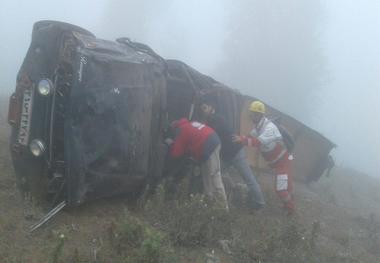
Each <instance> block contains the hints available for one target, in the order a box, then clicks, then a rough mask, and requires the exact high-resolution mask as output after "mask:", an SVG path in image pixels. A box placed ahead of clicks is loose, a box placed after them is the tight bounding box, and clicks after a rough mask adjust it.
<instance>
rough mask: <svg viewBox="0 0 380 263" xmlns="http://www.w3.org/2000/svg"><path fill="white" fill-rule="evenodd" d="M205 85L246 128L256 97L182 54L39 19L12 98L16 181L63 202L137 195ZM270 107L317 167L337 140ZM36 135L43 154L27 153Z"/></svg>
mask: <svg viewBox="0 0 380 263" xmlns="http://www.w3.org/2000/svg"><path fill="white" fill-rule="evenodd" d="M41 80H46V81H45V82H44V83H51V86H52V90H50V92H48V91H46V90H41V89H40V85H39V83H40V81H41ZM45 93H46V94H47V95H46V94H45ZM44 94H45V95H44ZM204 95H208V96H209V97H210V95H211V97H212V98H213V99H214V100H215V101H214V103H215V105H217V111H218V112H219V113H220V114H222V115H223V116H224V117H225V118H226V121H227V123H228V124H229V125H230V126H231V127H232V128H233V129H234V130H235V131H236V133H245V132H247V131H248V129H249V127H250V122H249V120H247V118H246V108H247V107H246V106H247V103H249V102H250V101H251V100H252V99H253V98H250V97H247V96H243V95H242V94H240V93H239V92H238V91H236V90H233V89H231V88H229V87H227V86H225V85H223V84H222V83H219V82H217V81H215V80H214V79H212V78H210V77H208V76H206V75H203V74H201V73H199V72H197V71H196V70H194V69H192V68H191V67H189V66H187V65H186V64H184V63H182V62H180V61H176V60H164V59H162V58H161V57H160V56H158V55H157V54H156V53H154V51H153V50H151V49H150V48H149V47H148V46H146V45H144V44H140V43H135V42H131V41H129V40H128V39H126V38H121V39H118V40H117V41H106V40H101V39H98V38H96V37H95V36H94V35H93V34H91V33H90V32H88V31H87V30H85V29H82V28H79V27H77V26H74V25H70V24H66V23H61V22H55V21H40V22H37V23H36V24H35V25H34V28H33V34H32V41H31V44H30V47H29V50H28V52H27V55H26V57H25V59H24V62H23V64H22V66H21V68H20V71H19V73H18V76H17V86H16V90H15V92H14V94H12V96H11V98H10V105H9V116H8V122H9V124H10V125H11V126H12V135H11V140H10V149H11V153H12V160H13V165H14V167H15V171H16V176H17V179H18V182H19V186H20V187H21V189H22V190H23V191H30V192H32V194H33V195H35V196H39V197H43V198H45V199H48V200H49V201H50V202H51V203H52V204H57V203H60V202H61V201H66V203H67V204H68V205H69V206H75V205H80V204H82V203H84V202H87V201H89V200H94V199H97V198H102V197H106V196H112V195H117V194H132V195H138V194H139V193H140V192H141V191H142V189H143V188H144V187H145V186H146V185H147V184H148V183H150V182H153V181H157V180H156V179H157V178H160V177H161V176H162V175H163V169H164V166H165V165H166V163H165V156H166V151H167V148H166V147H165V146H164V144H163V138H162V137H163V132H164V130H165V129H166V127H167V126H168V124H169V123H170V121H172V120H175V119H179V118H182V117H186V118H189V119H193V120H200V121H202V119H201V115H200V113H199V112H198V108H199V107H198V106H199V101H200V99H201V98H202V96H204ZM270 111H271V113H273V114H274V115H280V116H282V117H283V118H282V119H283V124H284V125H285V126H286V127H287V128H288V129H289V130H290V131H291V133H292V134H293V136H294V137H295V138H296V146H295V147H296V148H295V155H296V161H295V163H296V174H297V173H298V174H299V175H298V176H296V177H299V178H301V179H305V178H310V177H313V178H317V177H318V176H320V174H321V172H319V171H320V170H321V169H319V170H318V169H315V167H316V165H317V163H318V162H319V164H318V165H319V166H321V162H320V160H321V158H324V157H326V156H328V154H329V152H330V150H331V148H332V147H333V146H334V145H333V144H332V143H331V142H330V141H329V140H327V139H326V138H324V137H323V136H321V135H319V134H318V133H317V132H315V131H313V130H312V129H310V128H308V127H307V126H305V125H303V124H302V123H300V122H298V121H296V120H294V119H293V118H291V117H289V116H286V115H284V114H282V113H281V112H279V111H276V110H275V109H272V108H270ZM35 140H38V143H37V144H35V145H34V147H40V148H41V149H42V150H43V154H42V155H41V156H34V155H33V154H32V153H31V148H33V147H31V144H32V142H33V141H35ZM42 146H43V147H42ZM41 149H37V150H41ZM37 153H38V151H37ZM297 156H299V159H298V158H297ZM249 158H250V161H251V164H252V165H254V166H256V167H257V166H258V167H261V166H263V167H264V166H265V164H260V161H258V159H257V158H258V157H257V154H256V155H255V153H250V155H249ZM322 166H323V165H322ZM170 169H171V167H168V166H167V167H166V170H165V172H166V173H167V172H168V171H170ZM316 171H318V172H316ZM322 171H323V169H322Z"/></svg>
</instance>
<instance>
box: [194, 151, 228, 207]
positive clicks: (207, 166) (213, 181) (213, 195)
mask: <svg viewBox="0 0 380 263" xmlns="http://www.w3.org/2000/svg"><path fill="white" fill-rule="evenodd" d="M219 152H220V145H218V146H217V147H216V148H215V150H214V151H213V152H212V153H211V155H210V157H209V158H208V160H207V161H206V162H204V163H202V164H201V167H200V168H201V175H202V181H203V187H204V192H205V194H206V196H207V197H208V198H210V199H212V200H214V201H216V202H217V203H218V204H219V205H220V206H221V207H223V208H226V209H227V210H228V203H227V197H226V191H225V190H224V184H223V181H222V175H221V171H220V170H221V169H220V158H219Z"/></svg>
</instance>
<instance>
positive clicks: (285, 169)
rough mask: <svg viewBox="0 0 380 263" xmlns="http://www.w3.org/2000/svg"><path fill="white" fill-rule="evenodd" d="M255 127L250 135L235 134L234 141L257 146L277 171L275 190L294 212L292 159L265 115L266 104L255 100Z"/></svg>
mask: <svg viewBox="0 0 380 263" xmlns="http://www.w3.org/2000/svg"><path fill="white" fill-rule="evenodd" d="M249 111H250V118H251V120H252V122H253V125H254V128H253V129H252V131H251V132H250V134H249V135H248V136H238V135H234V136H233V139H232V140H233V141H234V142H238V143H241V144H243V145H247V146H253V147H257V148H258V149H259V150H260V152H261V154H262V156H263V157H264V159H265V160H266V161H267V162H268V164H269V166H270V167H271V168H273V169H274V172H275V190H276V192H277V195H278V196H279V198H280V199H281V200H282V202H283V203H284V207H285V208H286V209H287V211H288V213H289V214H292V213H293V212H294V209H295V206H294V200H293V196H292V191H293V181H292V160H293V156H292V155H291V154H290V153H289V152H288V150H287V149H286V146H285V144H284V141H283V138H282V135H281V133H280V131H279V129H278V128H277V126H276V125H275V124H274V123H273V122H272V121H270V120H269V119H268V118H266V117H265V105H264V104H263V103H262V102H261V101H254V102H252V103H251V105H250V107H249Z"/></svg>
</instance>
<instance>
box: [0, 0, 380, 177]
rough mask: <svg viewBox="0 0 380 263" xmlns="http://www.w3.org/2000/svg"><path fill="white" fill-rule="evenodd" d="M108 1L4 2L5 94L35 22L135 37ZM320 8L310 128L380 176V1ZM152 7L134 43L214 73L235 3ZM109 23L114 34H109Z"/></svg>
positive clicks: (346, 158)
mask: <svg viewBox="0 0 380 263" xmlns="http://www.w3.org/2000/svg"><path fill="white" fill-rule="evenodd" d="M110 1H112V0H108V1H107V0H82V1H78V0H77V1H75V0H65V1H53V0H50V1H48V0H31V1H28V0H23V1H21V0H1V2H0V36H1V40H0V93H2V94H4V93H5V94H9V93H10V92H11V91H12V90H13V89H14V86H15V78H16V74H17V71H18V68H19V67H20V65H21V63H22V59H23V58H24V56H25V53H26V51H27V48H28V46H29V43H30V36H31V30H32V25H33V23H34V22H35V21H38V20H42V19H52V20H60V21H65V22H69V23H72V24H77V25H79V26H82V27H84V28H86V29H88V30H90V31H91V32H93V33H95V34H96V35H98V36H100V37H104V38H108V39H115V38H116V37H119V36H130V35H128V32H126V31H127V29H128V28H129V29H130V28H132V27H133V25H128V26H127V25H126V26H125V27H124V26H123V25H120V24H116V25H113V24H112V23H108V22H105V21H107V20H109V21H111V20H112V17H108V18H107V17H105V9H106V7H107V4H108V3H109V2H110ZM120 1H121V0H120ZM165 1H166V2H167V3H170V2H171V1H169V0H165ZM138 2H139V1H137V2H136V3H138ZM145 2H149V1H147V0H145ZM321 2H322V3H323V5H324V11H325V14H323V19H322V20H321V27H320V28H321V42H322V43H323V46H322V49H323V52H324V55H325V57H326V59H327V67H328V70H329V73H330V78H331V81H330V82H329V83H328V84H327V85H326V86H325V87H323V89H322V90H321V93H320V94H319V97H320V98H322V99H321V101H322V102H321V105H316V107H315V108H316V109H317V111H316V115H315V118H314V120H312V121H311V125H312V126H313V127H314V128H316V129H317V130H319V131H321V132H322V133H323V134H324V135H326V136H327V137H328V138H331V139H332V140H333V141H334V142H335V143H336V144H338V146H339V148H338V149H337V150H336V152H335V155H336V157H337V160H338V164H343V165H347V166H352V167H355V168H357V169H359V170H362V171H364V172H366V173H369V174H371V175H375V176H380V172H378V171H379V169H380V167H379V166H380V150H379V149H380V132H379V130H380V117H379V116H380V95H379V94H380V92H379V91H380V30H379V28H380V1H377V0H362V1H357V0H321ZM149 3H151V4H153V3H155V5H153V8H152V9H150V10H149V12H144V13H143V14H141V16H142V20H141V21H143V22H144V26H145V31H144V32H143V33H142V34H141V35H139V34H138V33H137V34H132V35H131V36H130V37H132V38H134V39H137V40H139V41H142V42H146V43H147V44H149V45H150V46H152V48H154V49H155V50H156V51H157V52H158V53H159V54H161V55H162V56H163V57H166V58H177V59H180V60H184V61H185V62H186V63H188V64H190V65H191V66H193V67H195V68H196V69H198V70H199V71H201V72H203V73H205V74H210V73H212V72H213V70H214V69H215V67H216V66H217V64H218V63H219V62H220V61H221V57H222V56H223V50H222V48H223V41H226V36H228V33H227V32H226V31H227V29H226V26H227V25H226V17H227V16H228V12H229V9H230V5H232V4H233V1H232V0H231V1H228V0H220V1H218V0H203V1H201V0H194V1H188V0H176V1H172V3H170V4H168V5H167V6H164V7H161V9H157V8H158V7H159V6H160V4H158V3H157V2H155V1H153V0H152V1H151V2H149ZM156 7H157V8H156ZM131 11H132V12H139V11H140V10H125V12H124V10H116V11H115V12H116V14H117V15H118V16H123V15H125V16H127V15H128V12H131ZM139 15H140V14H138V15H137V16H136V17H139ZM300 22H302V21H300ZM105 23H106V24H107V23H108V24H107V27H108V25H109V27H112V28H109V29H108V28H105V27H104V24H105ZM137 26H138V25H137V24H136V27H137ZM137 32H138V31H137ZM134 33H135V32H134ZM231 41H233V40H231ZM301 121H302V120H301ZM308 123H310V121H308Z"/></svg>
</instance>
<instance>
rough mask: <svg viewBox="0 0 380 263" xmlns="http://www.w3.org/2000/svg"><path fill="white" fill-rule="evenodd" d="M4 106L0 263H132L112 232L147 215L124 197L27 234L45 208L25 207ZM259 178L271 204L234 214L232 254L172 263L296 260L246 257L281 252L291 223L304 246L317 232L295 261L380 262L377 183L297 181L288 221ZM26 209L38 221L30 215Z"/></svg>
mask: <svg viewBox="0 0 380 263" xmlns="http://www.w3.org/2000/svg"><path fill="white" fill-rule="evenodd" d="M7 104H8V99H7V98H1V99H0V107H1V108H0V262H12V263H13V262H27V263H33V262H36V263H37V262H38V263H40V262H130V261H127V259H126V258H123V257H120V256H119V255H117V253H115V250H114V249H113V248H112V246H113V245H112V242H110V241H109V237H108V236H109V231H110V229H112V226H113V225H114V224H117V223H118V222H119V221H120V220H122V219H123V217H124V216H125V211H126V210H129V211H130V213H131V214H132V215H133V216H134V217H136V218H140V219H141V220H142V221H145V218H144V215H143V213H141V211H140V210H139V209H138V208H136V207H135V206H133V205H131V203H130V202H129V201H128V200H126V199H125V198H122V197H119V198H113V199H107V200H101V201H98V202H94V203H91V204H88V205H85V206H82V207H79V208H77V209H72V210H65V211H63V212H61V213H60V214H58V215H57V216H56V217H55V218H53V219H52V220H51V221H50V222H49V223H47V224H46V225H45V226H43V227H42V228H41V229H39V230H37V231H36V232H34V233H29V231H28V229H29V227H30V225H32V224H33V223H34V222H36V221H37V219H38V217H39V216H41V215H43V213H44V212H45V211H41V208H40V207H38V206H33V204H32V206H30V203H25V202H24V201H23V198H21V195H20V193H19V191H18V189H17V186H16V183H15V177H14V173H13V168H12V165H11V160H10V156H9V150H8V137H9V127H8V124H7V119H6V112H7ZM258 179H259V182H260V184H261V185H262V186H263V191H264V194H265V196H266V199H267V203H268V205H267V207H266V208H265V209H263V210H261V211H259V212H255V213H252V211H249V210H248V209H246V208H244V207H243V208H233V209H231V213H233V215H232V217H233V218H234V225H233V230H232V231H233V234H232V235H233V236H234V239H236V240H240V243H239V242H235V244H233V245H231V246H232V255H228V253H226V251H224V250H223V249H222V248H221V247H218V246H217V245H213V244H211V245H210V244H208V245H203V246H188V247H186V246H174V248H175V254H176V255H177V256H176V257H175V258H176V260H171V261H170V262H272V263H277V262H291V261H288V258H286V257H287V256H286V255H288V254H283V255H284V256H283V257H282V259H281V260H280V261H268V260H266V261H265V260H264V259H260V257H258V256H252V257H251V258H249V257H248V259H247V257H243V254H247V255H249V254H250V253H253V252H252V251H249V250H255V249H257V250H259V249H262V248H263V247H265V251H267V252H268V251H270V253H273V254H275V253H282V252H281V249H282V248H281V247H273V251H271V250H270V249H269V248H268V247H270V245H271V244H272V243H276V241H273V240H270V237H272V236H273V237H274V238H277V237H276V236H275V235H274V234H273V233H274V232H275V231H281V229H283V228H286V226H288V225H289V222H291V223H292V224H295V225H296V226H297V228H296V229H298V230H297V231H299V233H300V235H305V237H304V236H301V237H300V240H301V241H302V240H304V239H305V238H306V237H307V235H310V233H314V234H315V248H313V255H315V258H313V261H311V260H310V261H308V260H303V261H301V259H300V261H293V262H305V263H306V262H371V263H375V262H380V254H379V253H380V252H379V251H380V241H379V239H380V226H379V225H380V223H379V217H380V205H379V203H380V202H379V201H380V183H379V181H378V180H376V179H373V178H370V177H367V176H365V175H362V174H360V173H358V172H354V171H350V170H348V169H343V168H335V169H334V170H333V172H332V175H331V176H330V177H329V178H326V177H325V178H322V180H321V181H320V182H318V183H315V184H313V185H310V186H306V185H303V184H298V183H297V184H296V187H295V189H296V192H295V193H296V194H295V197H296V201H297V215H295V216H294V217H292V218H289V217H287V216H286V215H285V214H284V213H283V211H282V210H281V208H280V207H279V204H278V200H277V199H276V198H275V196H274V194H273V190H272V178H271V177H270V176H263V175H260V176H259V177H258ZM27 205H29V206H27ZM28 209H29V210H30V209H31V210H32V212H33V215H34V217H30V216H29V217H26V216H25V211H26V210H28ZM146 223H147V224H150V225H151V227H153V228H155V227H156V224H155V223H154V222H153V221H149V220H146ZM62 234H63V235H64V236H65V238H64V245H62V249H61V250H60V255H59V258H58V257H56V256H55V254H56V251H57V248H59V247H60V244H61V243H62V240H61V239H60V238H59V236H60V235H62ZM314 234H312V235H314ZM264 241H265V242H267V241H268V243H265V244H264ZM271 242H272V243H271ZM305 242H306V239H305ZM300 245H302V244H300ZM247 248H248V249H247ZM294 249H296V248H294ZM212 251H214V254H215V255H216V258H217V259H214V261H212V260H211V259H209V261H207V256H206V253H212ZM290 252H291V249H290ZM284 253H285V252H284ZM210 260H211V261H210ZM218 260H219V261H218ZM167 262H169V261H167Z"/></svg>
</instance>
